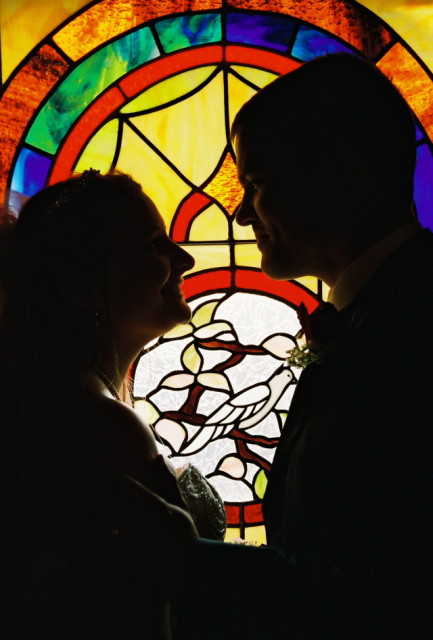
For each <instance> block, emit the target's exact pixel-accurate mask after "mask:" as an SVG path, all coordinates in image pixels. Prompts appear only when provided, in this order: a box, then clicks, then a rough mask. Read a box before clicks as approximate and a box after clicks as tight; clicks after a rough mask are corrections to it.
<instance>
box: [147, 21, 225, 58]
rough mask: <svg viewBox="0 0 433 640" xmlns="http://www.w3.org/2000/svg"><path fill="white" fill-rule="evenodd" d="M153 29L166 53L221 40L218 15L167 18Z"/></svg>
mask: <svg viewBox="0 0 433 640" xmlns="http://www.w3.org/2000/svg"><path fill="white" fill-rule="evenodd" d="M155 27H156V30H157V32H158V36H159V39H160V40H161V44H162V46H163V47H164V50H165V51H167V53H170V52H171V51H177V50H178V49H184V48H185V47H192V46H195V45H198V44H206V43H209V42H219V41H220V40H221V16H220V14H219V13H200V14H198V15H192V16H181V17H177V18H169V19H168V20H161V22H157V23H156V25H155Z"/></svg>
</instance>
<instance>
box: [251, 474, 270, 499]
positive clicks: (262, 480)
mask: <svg viewBox="0 0 433 640" xmlns="http://www.w3.org/2000/svg"><path fill="white" fill-rule="evenodd" d="M267 486H268V478H267V476H266V473H265V472H264V471H263V469H262V470H261V471H259V473H258V474H257V476H256V479H255V482H254V490H255V492H256V494H257V496H258V497H259V498H260V499H261V500H262V499H263V497H264V495H265V491H266V487H267Z"/></svg>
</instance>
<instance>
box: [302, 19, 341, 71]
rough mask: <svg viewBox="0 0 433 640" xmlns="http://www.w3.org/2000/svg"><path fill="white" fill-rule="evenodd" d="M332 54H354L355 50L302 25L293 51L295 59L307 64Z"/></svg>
mask: <svg viewBox="0 0 433 640" xmlns="http://www.w3.org/2000/svg"><path fill="white" fill-rule="evenodd" d="M330 53H353V49H350V48H349V47H348V46H346V45H344V44H343V43H342V42H340V41H339V40H336V39H335V38H331V37H330V36H328V35H326V34H325V33H322V32H321V31H317V30H316V29H312V28H311V27H307V26H304V25H302V26H301V27H300V28H299V31H298V35H297V36H296V40H295V44H294V45H293V49H292V55H293V56H294V57H295V58H298V60H303V61H304V62H307V61H308V60H313V59H314V58H320V56H325V55H327V54H330Z"/></svg>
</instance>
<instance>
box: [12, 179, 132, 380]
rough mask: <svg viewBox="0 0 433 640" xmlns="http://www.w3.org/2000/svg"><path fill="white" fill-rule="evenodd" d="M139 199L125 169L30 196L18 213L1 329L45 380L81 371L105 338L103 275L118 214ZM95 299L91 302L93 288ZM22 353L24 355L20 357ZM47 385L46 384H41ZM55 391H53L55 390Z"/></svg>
mask: <svg viewBox="0 0 433 640" xmlns="http://www.w3.org/2000/svg"><path fill="white" fill-rule="evenodd" d="M142 197H143V192H142V189H141V186H140V185H139V184H138V183H136V182H135V181H134V180H132V178H130V177H129V176H126V175H123V174H109V175H100V174H99V173H98V172H97V171H93V170H90V171H86V172H85V173H83V174H82V175H80V176H78V177H74V178H71V179H70V180H66V181H64V182H60V183H57V184H55V185H53V186H50V187H48V188H46V189H44V190H42V191H40V192H39V193H37V194H36V195H35V196H33V197H32V198H30V199H29V200H28V201H27V202H26V203H25V204H24V206H23V208H22V210H21V213H20V215H19V218H18V222H17V226H16V235H15V245H14V250H13V262H12V264H11V271H12V273H11V276H12V277H11V278H10V286H9V291H8V294H7V298H8V303H7V305H6V309H5V316H6V318H5V321H6V322H7V324H6V326H5V331H7V332H8V334H9V336H8V338H9V339H11V338H12V337H13V341H12V342H13V344H14V349H15V350H17V355H18V360H19V361H21V362H24V361H26V362H27V364H28V365H30V370H31V371H32V374H37V375H38V376H39V377H41V378H42V380H44V381H45V383H47V382H48V381H49V383H50V384H51V385H52V384H54V385H55V384H56V383H61V379H62V377H63V374H64V375H65V376H66V377H67V379H68V380H69V381H71V376H72V375H76V374H80V373H82V372H83V371H85V370H86V369H87V368H88V366H90V365H97V362H95V359H96V360H97V358H98V353H100V350H101V349H103V348H104V349H106V348H108V345H107V344H102V343H101V342H103V341H104V340H105V341H106V340H107V336H109V322H110V308H109V305H110V301H109V296H108V285H109V282H108V279H109V273H110V260H111V258H112V254H113V242H114V238H115V234H116V231H117V230H119V228H120V227H121V224H122V218H123V219H124V217H125V216H126V215H128V210H130V209H131V208H132V207H133V204H134V203H135V202H136V201H137V200H138V199H141V198H142ZM95 289H96V290H98V291H99V293H100V296H99V297H100V299H99V300H98V301H97V302H96V301H95V300H92V296H91V295H90V290H95ZM20 356H21V357H20ZM42 384H44V382H42ZM52 390H54V389H52Z"/></svg>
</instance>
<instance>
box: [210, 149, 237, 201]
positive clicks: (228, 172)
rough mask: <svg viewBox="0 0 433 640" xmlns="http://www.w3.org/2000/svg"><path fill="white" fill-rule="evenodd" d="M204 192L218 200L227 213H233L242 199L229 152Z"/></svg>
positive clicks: (234, 166)
mask: <svg viewBox="0 0 433 640" xmlns="http://www.w3.org/2000/svg"><path fill="white" fill-rule="evenodd" d="M205 192H206V193H207V194H208V195H210V196H212V197H213V198H215V200H218V202H219V203H220V204H222V206H223V207H224V208H225V210H226V211H228V212H229V213H233V211H234V210H235V208H236V206H237V205H238V204H239V202H240V201H241V200H242V194H243V189H242V187H241V185H240V183H239V181H238V174H237V170H236V165H235V163H234V162H233V158H232V157H231V155H230V153H227V154H226V156H225V158H224V162H223V163H222V165H221V168H220V170H219V171H218V173H217V174H216V176H215V178H214V179H213V180H212V182H210V183H209V184H208V185H207V186H206V188H205Z"/></svg>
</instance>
